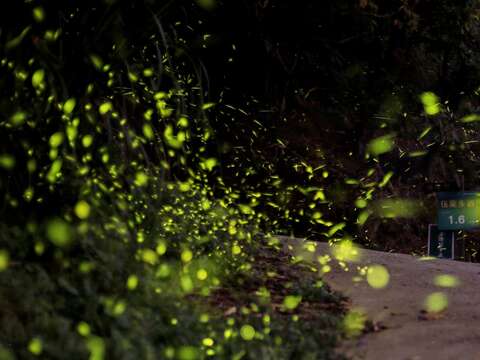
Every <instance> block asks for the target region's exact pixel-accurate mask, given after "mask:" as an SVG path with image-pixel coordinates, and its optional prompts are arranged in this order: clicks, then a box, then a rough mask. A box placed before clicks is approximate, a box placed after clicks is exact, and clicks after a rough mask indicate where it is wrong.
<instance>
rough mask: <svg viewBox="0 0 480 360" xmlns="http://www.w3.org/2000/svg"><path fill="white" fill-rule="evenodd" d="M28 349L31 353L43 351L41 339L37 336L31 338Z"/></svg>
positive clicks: (35, 353)
mask: <svg viewBox="0 0 480 360" xmlns="http://www.w3.org/2000/svg"><path fill="white" fill-rule="evenodd" d="M28 351H30V352H31V353H32V354H33V355H40V354H41V353H42V351H43V345H42V341H41V340H40V339H39V338H33V339H32V340H30V342H29V343H28Z"/></svg>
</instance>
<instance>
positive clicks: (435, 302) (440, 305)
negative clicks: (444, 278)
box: [424, 292, 448, 313]
mask: <svg viewBox="0 0 480 360" xmlns="http://www.w3.org/2000/svg"><path fill="white" fill-rule="evenodd" d="M424 305H425V310H427V311H428V312H430V313H436V312H440V311H443V310H445V309H446V308H447V306H448V298H447V296H446V295H445V294H443V293H441V292H434V293H432V294H430V295H428V296H427V298H426V299H425V303H424Z"/></svg>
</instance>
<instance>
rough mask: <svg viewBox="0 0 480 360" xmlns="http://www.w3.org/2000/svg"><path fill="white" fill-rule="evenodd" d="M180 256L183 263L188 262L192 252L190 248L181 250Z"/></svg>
mask: <svg viewBox="0 0 480 360" xmlns="http://www.w3.org/2000/svg"><path fill="white" fill-rule="evenodd" d="M181 258H182V261H183V262H185V263H187V262H190V261H191V260H192V258H193V253H192V252H191V251H190V250H184V251H182V255H181Z"/></svg>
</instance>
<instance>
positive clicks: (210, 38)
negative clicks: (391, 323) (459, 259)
mask: <svg viewBox="0 0 480 360" xmlns="http://www.w3.org/2000/svg"><path fill="white" fill-rule="evenodd" d="M479 17H480V7H479V4H478V1H459V2H451V1H428V0H410V1H409V0H398V1H379V0H376V1H370V0H360V1H310V0H307V1H304V2H303V3H302V4H298V3H296V2H293V1H284V0H278V1H273V0H262V1H260V0H258V1H233V2H226V1H225V2H221V1H214V0H198V1H197V2H194V1H187V0H185V1H165V2H161V1H153V0H142V1H120V0H117V1H115V0H104V1H82V2H74V1H48V2H47V1H43V2H42V1H15V2H11V3H5V4H3V3H2V5H0V92H1V96H0V114H1V118H0V127H1V132H0V194H1V200H2V202H1V204H0V270H1V271H2V272H1V273H0V305H1V309H2V310H1V311H0V344H1V349H0V358H1V359H13V358H30V357H35V356H40V357H42V358H52V359H63V358H72V359H73V358H88V357H90V358H91V359H103V358H114V359H117V358H118V359H130V358H135V359H136V358H142V359H143V358H145V359H157V358H176V359H183V360H187V359H197V358H206V357H213V358H232V359H254V358H262V359H269V358H270V359H281V358H285V359H294V358H295V359H297V358H304V359H310V358H332V357H334V356H336V355H334V353H333V348H334V346H335V344H336V342H337V340H338V339H339V337H340V336H341V334H340V330H341V324H342V320H341V315H342V314H343V312H344V310H343V305H342V304H343V302H342V299H341V297H340V296H339V295H338V294H334V293H332V292H331V291H330V290H329V289H328V286H327V285H325V284H323V283H322V282H321V279H320V278H319V277H318V275H317V270H316V268H315V267H314V266H313V265H312V264H308V263H305V262H300V263H296V264H292V263H291V262H292V259H291V258H290V257H288V256H287V255H285V254H282V253H281V252H279V250H277V249H276V244H275V242H273V241H272V240H271V239H270V237H269V234H274V233H283V234H295V235H297V236H305V237H307V238H311V239H315V240H320V241H327V240H332V241H337V240H345V239H354V240H355V242H357V243H360V244H362V245H365V246H368V247H371V248H377V249H384V250H399V251H404V252H415V253H423V252H424V250H425V249H424V247H425V245H424V244H425V236H426V225H427V224H428V223H429V222H430V223H431V222H434V217H435V215H434V214H435V212H434V208H435V200H434V191H435V190H438V189H450V190H456V189H463V188H465V189H469V190H476V189H477V188H478V185H477V178H478V172H479V171H480V168H479V160H478V146H479V145H478V143H479V140H478V134H479V133H478V120H480V115H477V113H478V108H479V106H480V104H479V97H478V96H479V95H478V91H479V90H478V89H479V83H478V79H479V78H480V77H479V76H480V74H479V72H480V62H478V59H479V56H478V55H479V51H480V48H479V46H480V43H479V41H480V40H479V33H480V23H479ZM259 234H267V235H266V237H262V236H260V235H259ZM469 236H470V240H468V241H470V242H471V243H469V246H468V247H467V248H468V251H469V255H470V256H471V257H472V258H475V254H476V249H475V245H474V243H473V240H474V239H475V235H473V234H470V235H469ZM268 239H270V240H268ZM279 259H281V261H280V260H279Z"/></svg>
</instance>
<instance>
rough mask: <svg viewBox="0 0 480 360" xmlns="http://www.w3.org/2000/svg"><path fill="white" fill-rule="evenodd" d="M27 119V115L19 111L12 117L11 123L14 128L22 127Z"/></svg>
mask: <svg viewBox="0 0 480 360" xmlns="http://www.w3.org/2000/svg"><path fill="white" fill-rule="evenodd" d="M26 119H27V114H26V113H25V112H23V111H17V112H16V113H15V114H13V115H12V116H11V117H10V122H11V123H12V125H13V126H20V125H22V124H23V123H24V122H25V120H26Z"/></svg>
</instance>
